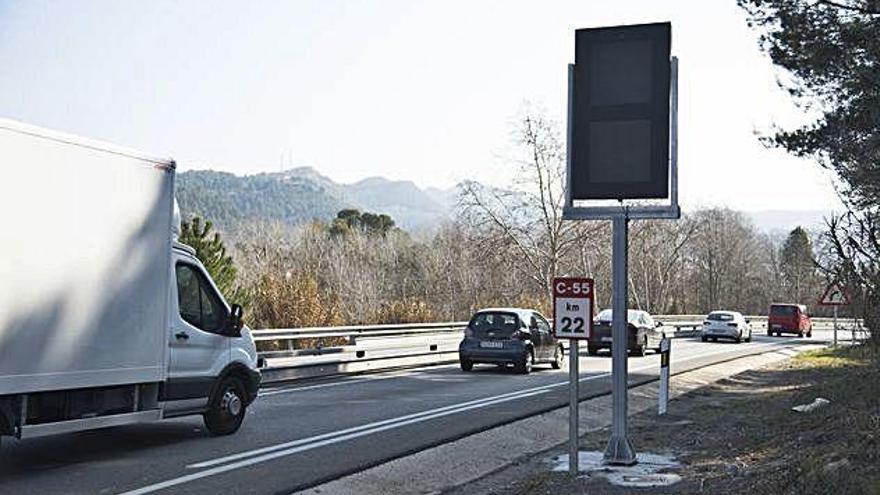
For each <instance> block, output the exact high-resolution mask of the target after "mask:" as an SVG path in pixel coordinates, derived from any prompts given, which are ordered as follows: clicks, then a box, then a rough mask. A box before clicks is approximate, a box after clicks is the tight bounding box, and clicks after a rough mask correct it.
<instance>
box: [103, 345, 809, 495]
mask: <svg viewBox="0 0 880 495" xmlns="http://www.w3.org/2000/svg"><path fill="white" fill-rule="evenodd" d="M797 340H800V339H797V338H792V339H785V340H778V341H773V342H769V343H766V344H759V345H756V346H751V348H752V349H756V348H762V347H771V346H776V345H778V344H785V343H788V342H793V341H797ZM728 352H730V350H726V349H725V350H719V351H716V352H710V353H706V354H701V355H698V356H691V357H688V358H684V359H680V360H678V361H677V362H679V363H681V362H686V361H692V360H695V359H700V358H705V357H708V356H712V355H716V354H724V353H728ZM652 368H655V366H654V365H653V364H652V365H646V366H640V367H637V368H633V369H632V371H643V370H646V369H652ZM610 375H611V373H602V374H599V375H593V376H588V377H584V378H581V379H580V380H578V381H580V382H584V381H589V380H596V379H599V378H604V377H607V376H610ZM563 385H568V382H567V381H565V382H558V383H553V384H549V385H543V386H540V387H533V388H530V389H525V390H521V391H517V392H509V393H507V394H502V395H498V396H495V397H488V398H484V399H478V400H473V401H469V402H464V403H460V404H453V405H450V406H445V407H441V408H437V409H432V410H428V411H423V412H421V413H414V414H410V415H407V416H401V417H398V418H392V419H388V420H384V421H378V422H376V423H370V424H369V425H363V426H360V427H354V428H349V429H348V430H342V431H339V432H332V433H326V434H324V435H318V436H315V437H310V438H307V439H301V440H294V441H292V442H286V443H284V444H278V445H273V446H269V447H264V448H261V449H256V450H251V451H247V452H241V453H239V454H233V455H230V456H226V457H221V458H218V459H213V460H209V461H204V462H200V463H196V464H192V465H190V466H188V467H190V468H197V467H208V466H216V467H213V468H210V469H206V470H204V471H200V472H197V473H192V474H188V475H185V476H181V477H178V478H172V479H170V480H166V481H162V482H159V483H155V484H152V485H148V486H145V487H141V488H137V489H135V490H131V491H128V492H124V493H121V494H120V495H145V494H148V493H153V492H156V491H159V490H164V489H166V488H171V487H173V486H178V485H181V484H184V483H188V482H190V481H194V480H198V479H202V478H207V477H210V476H214V475H217V474H222V473H226V472H229V471H234V470H236V469H240V468H243V467H248V466H252V465H254V464H260V463H263V462H266V461H270V460H273V459H277V458H279V457H285V456H288V455H293V454H296V453H299V452H304V451H307V450H312V449H316V448H319V447H323V446H326V445H332V444H334V443H339V442H344V441H346V440H351V439H354V438H359V437H362V436H366V435H371V434H373V433H379V432H382V431H386V430H391V429H395V428H400V427H402V426H407V425H410V424H415V423H421V422H424V421H429V420H431V419H436V418H440V417H444V416H449V415H452V414H458V413H461V412H465V411H468V410H472V409H478V408H483V407H488V406H491V405H494V404H499V403H502V402H509V401H512V400H516V399H520V398H525V397H531V396H534V395H539V394H542V393H544V392H547V391H549V390H550V389H551V388H555V387H560V386H563ZM370 425H374V426H372V427H370ZM346 432H349V433H346ZM238 459H244V460H238ZM235 460H238V461H237V462H231V461H235ZM228 462H231V463H229V464H225V463H228ZM218 464H221V465H219V466H218Z"/></svg>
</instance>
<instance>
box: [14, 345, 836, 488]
mask: <svg viewBox="0 0 880 495" xmlns="http://www.w3.org/2000/svg"><path fill="white" fill-rule="evenodd" d="M829 339H830V332H825V331H815V332H814V335H813V339H797V338H790V337H767V336H766V335H757V334H756V335H755V338H754V339H753V341H752V342H751V343H742V344H733V343H726V342H725V343H720V342H719V343H711V342H709V343H702V342H699V340H698V339H676V340H674V341H673V349H672V371H673V373H677V372H682V371H686V370H688V369H694V368H698V367H702V366H706V365H709V364H712V363H717V362H721V361H726V360H730V359H733V358H736V357H738V356H742V355H747V354H755V353H760V352H767V351H769V350H772V349H778V348H785V347H794V346H798V345H803V344H806V343H816V342H823V341H827V340H829ZM580 359H581V362H580V366H581V387H580V391H581V398H582V399H585V398H588V397H593V396H597V395H602V394H606V393H608V391H609V387H610V376H609V371H610V368H611V358H610V355H608V354H606V355H601V356H597V357H586V356H581V358H580ZM566 368H567V366H566ZM629 369H630V382H631V384H639V383H644V382H646V381H651V380H654V379H656V376H657V374H658V372H659V357H658V356H657V355H654V354H649V355H648V356H646V357H642V358H635V357H634V358H630V360H629ZM567 400H568V381H567V369H562V370H558V371H556V370H552V369H550V367H549V365H544V366H537V367H536V369H535V371H534V372H533V373H532V374H531V375H528V376H522V375H516V374H514V373H513V372H512V371H510V370H502V369H499V368H496V367H494V366H477V367H475V369H474V371H473V372H471V373H465V372H462V371H460V370H459V369H458V366H457V365H455V366H452V365H446V366H435V367H426V368H419V369H412V370H405V371H395V372H387V373H378V374H372V375H361V376H354V377H345V378H336V379H329V380H323V381H313V382H308V383H299V384H294V385H290V386H284V387H275V388H268V389H265V390H263V391H262V392H261V397H260V398H259V399H258V400H257V402H256V403H255V404H254V405H253V406H252V407H251V408H250V409H249V411H248V416H247V418H246V419H245V423H244V425H243V426H242V429H241V430H240V431H239V432H238V433H237V434H236V435H233V436H229V437H216V438H215V437H210V436H209V435H208V434H207V433H206V432H205V430H204V428H203V426H202V423H201V419H200V418H198V417H196V418H183V419H180V420H169V421H164V422H158V423H154V424H147V425H134V426H125V427H117V428H109V429H105V430H98V431H91V432H82V433H75V434H67V435H57V436H52V437H45V438H37V439H30V440H24V441H15V440H12V441H10V440H8V439H4V444H3V446H2V450H0V494H4V495H5V494H28V493H38V494H54V493H58V494H79V493H84V494H85V493H87V494H93V493H96V494H122V493H125V494H128V495H134V494H147V493H162V494H170V493H175V494H176V493H187V494H210V495H216V494H218V493H222V494H226V493H248V494H275V493H285V494H287V493H291V492H293V491H296V490H299V489H303V488H307V487H310V486H314V485H316V484H319V483H321V482H324V481H328V480H331V479H335V478H338V477H340V476H343V475H346V474H349V473H352V472H356V471H359V470H362V469H364V468H367V467H370V466H374V465H376V464H379V463H382V462H385V461H387V460H390V459H393V458H396V457H400V456H403V455H406V454H409V453H412V452H417V451H419V450H423V449H425V448H428V447H431V446H434V445H437V444H441V443H444V442H448V441H450V440H454V439H457V438H460V437H463V436H466V435H469V434H472V433H475V432H478V431H483V430H486V429H488V428H491V427H493V426H497V425H500V424H504V423H507V422H511V421H515V420H517V419H520V418H523V417H526V416H530V415H533V414H537V413H540V412H543V411H547V410H550V409H554V408H557V407H561V406H563V405H565V404H567ZM467 455H468V453H467V452H462V456H467ZM425 469H430V466H425ZM413 474H414V476H415V475H417V473H413Z"/></svg>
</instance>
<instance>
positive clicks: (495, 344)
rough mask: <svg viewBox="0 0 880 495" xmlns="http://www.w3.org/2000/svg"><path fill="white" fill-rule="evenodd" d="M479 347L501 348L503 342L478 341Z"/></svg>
mask: <svg viewBox="0 0 880 495" xmlns="http://www.w3.org/2000/svg"><path fill="white" fill-rule="evenodd" d="M480 347H485V348H488V349H501V348H503V347H504V344H502V343H501V342H485V341H484V342H480Z"/></svg>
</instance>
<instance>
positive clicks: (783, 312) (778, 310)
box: [770, 306, 795, 316]
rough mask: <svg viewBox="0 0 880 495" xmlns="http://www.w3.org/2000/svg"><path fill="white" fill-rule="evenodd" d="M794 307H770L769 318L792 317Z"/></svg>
mask: <svg viewBox="0 0 880 495" xmlns="http://www.w3.org/2000/svg"><path fill="white" fill-rule="evenodd" d="M794 314H795V307H794V306H770V315H771V316H794Z"/></svg>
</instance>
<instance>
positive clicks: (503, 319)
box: [468, 312, 520, 338]
mask: <svg viewBox="0 0 880 495" xmlns="http://www.w3.org/2000/svg"><path fill="white" fill-rule="evenodd" d="M468 326H469V327H470V328H471V330H473V331H474V336H475V337H488V336H489V335H488V334H489V333H490V332H491V333H492V337H496V338H508V337H510V336H511V335H513V332H516V330H517V329H518V328H519V327H520V324H519V318H518V317H517V316H516V314H514V313H502V312H497V313H496V312H486V313H477V314H475V315H474V317H473V318H471V321H470V323H468Z"/></svg>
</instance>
